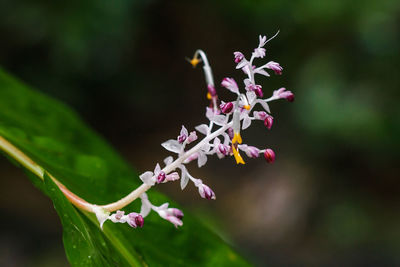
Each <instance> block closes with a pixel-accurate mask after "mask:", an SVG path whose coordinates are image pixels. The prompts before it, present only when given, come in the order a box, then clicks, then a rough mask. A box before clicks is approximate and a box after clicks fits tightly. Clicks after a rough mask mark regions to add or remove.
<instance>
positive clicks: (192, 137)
mask: <svg viewBox="0 0 400 267" xmlns="http://www.w3.org/2000/svg"><path fill="white" fill-rule="evenodd" d="M187 140H188V144H190V143H191V142H193V141H196V140H197V134H196V131H193V132H190V134H189V136H188V139H187Z"/></svg>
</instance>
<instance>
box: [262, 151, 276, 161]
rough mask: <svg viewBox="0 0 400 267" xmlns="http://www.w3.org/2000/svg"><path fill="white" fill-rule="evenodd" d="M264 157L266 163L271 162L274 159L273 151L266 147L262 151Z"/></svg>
mask: <svg viewBox="0 0 400 267" xmlns="http://www.w3.org/2000/svg"><path fill="white" fill-rule="evenodd" d="M264 158H265V160H266V161H267V162H268V163H273V162H274V161H275V152H274V151H273V150H272V149H269V148H267V149H266V150H265V152H264Z"/></svg>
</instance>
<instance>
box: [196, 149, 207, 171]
mask: <svg viewBox="0 0 400 267" xmlns="http://www.w3.org/2000/svg"><path fill="white" fill-rule="evenodd" d="M206 162H207V156H206V154H205V153H199V157H198V159H197V165H198V166H199V168H201V167H202V166H204V165H205V164H206Z"/></svg>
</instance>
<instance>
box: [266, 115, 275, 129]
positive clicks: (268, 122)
mask: <svg viewBox="0 0 400 267" xmlns="http://www.w3.org/2000/svg"><path fill="white" fill-rule="evenodd" d="M273 123H274V118H273V117H272V116H270V115H267V117H266V118H265V120H264V125H265V127H267V128H268V130H271V127H272V124H273Z"/></svg>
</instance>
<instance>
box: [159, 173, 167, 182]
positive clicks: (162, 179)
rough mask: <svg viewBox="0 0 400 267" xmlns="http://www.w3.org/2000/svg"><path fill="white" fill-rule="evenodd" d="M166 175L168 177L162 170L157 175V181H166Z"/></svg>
mask: <svg viewBox="0 0 400 267" xmlns="http://www.w3.org/2000/svg"><path fill="white" fill-rule="evenodd" d="M165 177H166V175H165V172H163V171H160V173H159V174H158V176H157V183H158V184H160V183H162V182H164V180H165Z"/></svg>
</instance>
